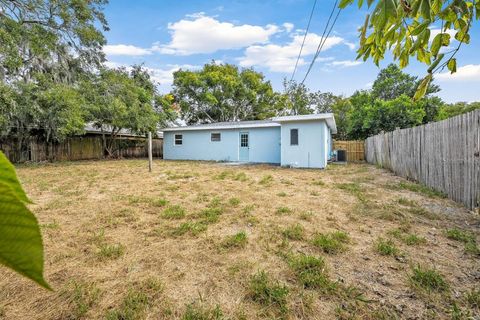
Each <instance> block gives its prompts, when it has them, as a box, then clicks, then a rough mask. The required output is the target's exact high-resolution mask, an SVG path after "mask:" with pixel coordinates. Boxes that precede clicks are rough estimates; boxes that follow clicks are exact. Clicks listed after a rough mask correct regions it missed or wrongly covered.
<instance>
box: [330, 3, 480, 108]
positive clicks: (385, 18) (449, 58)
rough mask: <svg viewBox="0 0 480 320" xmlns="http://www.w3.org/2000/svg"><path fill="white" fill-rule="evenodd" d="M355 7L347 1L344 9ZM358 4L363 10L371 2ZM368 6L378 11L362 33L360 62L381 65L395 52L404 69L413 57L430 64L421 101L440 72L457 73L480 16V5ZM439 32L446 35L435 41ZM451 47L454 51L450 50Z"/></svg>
mask: <svg viewBox="0 0 480 320" xmlns="http://www.w3.org/2000/svg"><path fill="white" fill-rule="evenodd" d="M353 2H355V0H342V1H341V2H340V4H339V6H340V8H344V7H346V6H347V5H350V4H352V3H353ZM357 3H358V7H359V8H361V7H362V6H363V4H364V3H365V1H363V0H357ZM366 5H367V7H368V8H369V9H370V8H372V10H371V12H370V13H369V14H368V15H367V16H366V18H365V22H364V24H363V26H362V27H361V28H360V35H359V38H360V46H359V49H358V51H357V52H358V58H363V59H364V60H366V59H368V58H372V59H373V61H374V62H375V63H376V64H377V65H378V64H379V62H380V61H381V60H383V59H384V57H385V52H387V50H390V49H392V53H393V57H394V59H395V60H398V61H399V65H400V67H402V68H403V67H405V66H407V65H408V64H409V62H410V58H412V57H415V58H416V59H417V60H418V61H420V62H422V63H424V64H426V65H427V66H428V70H427V72H428V74H427V76H426V77H425V78H424V79H423V81H422V82H421V83H420V85H419V86H418V88H417V91H416V94H415V96H414V98H415V99H420V98H421V97H423V95H424V94H425V93H426V92H427V88H428V84H429V83H430V81H431V80H432V78H433V74H434V73H435V72H438V71H441V70H443V69H444V68H448V69H449V70H450V71H451V72H452V73H453V72H456V69H457V61H456V54H457V53H458V51H459V50H460V48H461V46H462V45H463V44H468V43H469V42H470V29H471V27H472V24H473V23H475V21H476V20H478V19H479V14H480V1H477V0H453V1H450V0H409V1H406V0H376V1H375V0H368V1H366ZM438 27H440V32H438V33H437V34H436V35H435V37H433V39H432V34H433V33H432V30H433V29H436V28H438ZM451 33H453V34H454V36H453V38H454V39H455V40H456V41H457V42H456V43H454V42H453V39H452V37H451V35H450V34H451ZM451 46H453V49H449V48H450V47H451Z"/></svg>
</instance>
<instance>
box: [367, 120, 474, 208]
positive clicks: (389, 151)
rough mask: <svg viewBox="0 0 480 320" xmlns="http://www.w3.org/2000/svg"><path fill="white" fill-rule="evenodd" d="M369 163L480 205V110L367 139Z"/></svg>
mask: <svg viewBox="0 0 480 320" xmlns="http://www.w3.org/2000/svg"><path fill="white" fill-rule="evenodd" d="M365 156H366V160H367V162H369V163H373V164H378V165H380V166H382V167H384V168H387V169H390V170H392V171H393V172H395V174H397V175H399V176H402V177H405V178H408V179H412V180H415V181H418V182H420V183H423V184H425V185H427V186H429V187H431V188H433V189H435V190H438V191H441V192H443V193H445V194H446V195H447V196H448V197H449V198H451V199H453V200H455V201H457V202H461V203H463V204H464V205H465V206H466V207H468V208H470V209H473V208H475V207H478V206H480V110H476V111H473V112H469V113H466V114H463V115H460V116H457V117H453V118H450V119H447V120H443V121H439V122H435V123H429V124H426V125H423V126H419V127H415V128H408V129H401V130H395V131H393V132H388V133H383V134H379V135H376V136H373V137H370V138H368V139H367V140H365Z"/></svg>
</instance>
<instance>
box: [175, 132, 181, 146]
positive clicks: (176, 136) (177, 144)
mask: <svg viewBox="0 0 480 320" xmlns="http://www.w3.org/2000/svg"><path fill="white" fill-rule="evenodd" d="M173 144H174V145H176V146H181V145H182V144H183V134H176V135H175V137H174V142H173Z"/></svg>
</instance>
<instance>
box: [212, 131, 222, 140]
mask: <svg viewBox="0 0 480 320" xmlns="http://www.w3.org/2000/svg"><path fill="white" fill-rule="evenodd" d="M221 139H222V136H221V135H220V133H212V134H211V135H210V140H211V141H220V140H221Z"/></svg>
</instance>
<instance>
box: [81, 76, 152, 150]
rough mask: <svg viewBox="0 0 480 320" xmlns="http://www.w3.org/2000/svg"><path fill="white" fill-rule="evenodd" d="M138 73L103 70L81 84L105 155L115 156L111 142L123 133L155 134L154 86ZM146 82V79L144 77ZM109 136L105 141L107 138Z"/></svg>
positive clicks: (90, 117)
mask: <svg viewBox="0 0 480 320" xmlns="http://www.w3.org/2000/svg"><path fill="white" fill-rule="evenodd" d="M138 72H139V70H138V69H136V68H134V69H133V71H131V72H129V71H127V70H126V69H125V68H119V69H102V70H100V72H99V74H98V75H97V76H96V77H94V78H93V79H92V78H90V79H88V81H84V82H83V83H82V89H81V90H82V94H83V95H84V97H85V99H86V106H87V109H88V113H89V118H88V120H90V121H91V122H92V123H93V125H94V126H95V127H97V128H99V129H100V130H101V131H102V132H103V141H104V148H105V152H106V154H107V155H108V156H114V153H115V151H116V150H114V145H115V144H114V139H115V138H116V137H117V136H118V134H119V133H120V132H121V131H122V130H128V131H130V132H132V133H137V134H146V133H147V132H152V131H153V132H156V129H157V124H158V121H159V117H158V113H157V112H156V111H155V109H154V105H153V103H154V101H155V91H154V88H155V86H151V85H150V84H148V82H147V81H146V80H145V78H144V77H146V73H143V74H142V77H143V78H142V80H141V81H140V80H139V77H138ZM147 79H148V78H147ZM107 136H108V139H107Z"/></svg>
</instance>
